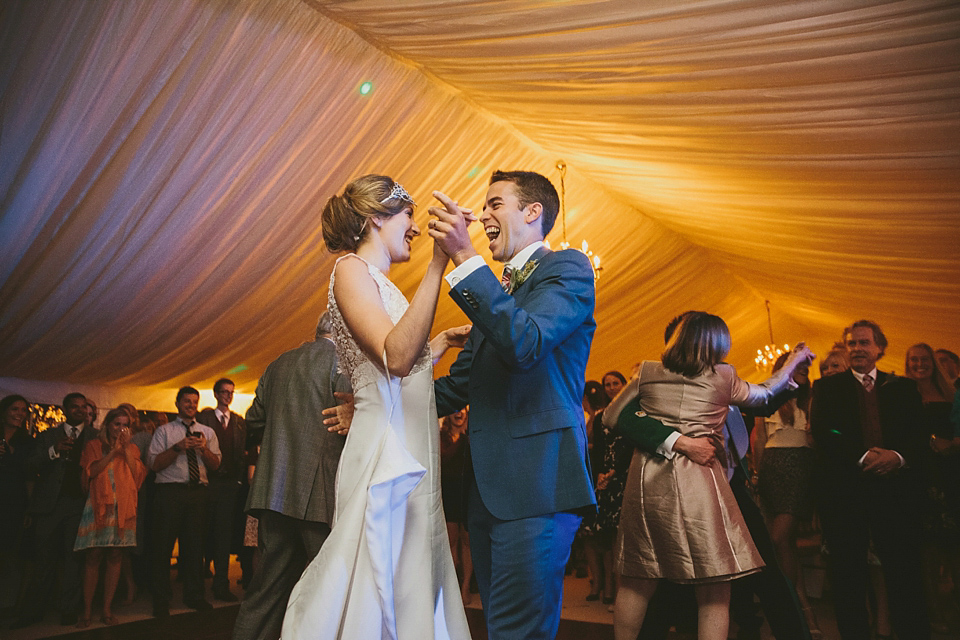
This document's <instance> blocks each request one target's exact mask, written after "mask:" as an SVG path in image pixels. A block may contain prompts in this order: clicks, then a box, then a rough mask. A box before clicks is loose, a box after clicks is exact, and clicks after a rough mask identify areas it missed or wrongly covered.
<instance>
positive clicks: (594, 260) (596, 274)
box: [544, 160, 603, 280]
mask: <svg viewBox="0 0 960 640" xmlns="http://www.w3.org/2000/svg"><path fill="white" fill-rule="evenodd" d="M557 170H558V171H559V172H560V221H561V224H562V227H561V229H562V231H563V240H562V241H561V242H560V248H561V249H569V248H570V243H569V242H567V185H566V177H567V163H566V162H564V161H563V160H557ZM544 244H545V245H546V247H547V248H548V249H549V248H550V243H549V242H547V241H546V240H545V241H544ZM580 252H581V253H583V255H585V256H587V257H588V258H590V266H592V267H593V279H594V280H599V279H600V272H601V271H602V270H603V267H601V266H600V256H597V255H594V254H593V251H591V250H590V247H589V245H587V241H586V240H584V241H583V242H582V243H580Z"/></svg>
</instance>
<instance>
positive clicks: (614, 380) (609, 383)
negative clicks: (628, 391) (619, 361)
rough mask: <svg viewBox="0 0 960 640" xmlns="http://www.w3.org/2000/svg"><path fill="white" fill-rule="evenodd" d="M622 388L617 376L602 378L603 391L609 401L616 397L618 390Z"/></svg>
mask: <svg viewBox="0 0 960 640" xmlns="http://www.w3.org/2000/svg"><path fill="white" fill-rule="evenodd" d="M622 388H623V383H622V382H620V378H618V377H617V376H611V375H607V376H604V377H603V390H604V391H605V392H606V394H607V397H608V398H610V399H611V400H613V399H614V398H616V397H617V394H618V393H620V389H622Z"/></svg>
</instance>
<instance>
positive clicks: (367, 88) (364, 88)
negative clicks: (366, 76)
mask: <svg viewBox="0 0 960 640" xmlns="http://www.w3.org/2000/svg"><path fill="white" fill-rule="evenodd" d="M371 91H373V83H372V82H370V81H369V80H367V81H366V82H364V83H363V84H361V85H360V95H362V96H365V95H367V94H368V93H370V92H371Z"/></svg>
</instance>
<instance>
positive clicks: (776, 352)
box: [753, 300, 790, 371]
mask: <svg viewBox="0 0 960 640" xmlns="http://www.w3.org/2000/svg"><path fill="white" fill-rule="evenodd" d="M764 303H765V304H766V305H767V329H768V330H769V331H770V342H769V343H768V344H765V345H764V346H763V347H762V348H760V349H757V357H755V358H754V359H753V361H754V362H755V363H756V365H757V369H759V370H761V371H769V370H770V369H771V368H772V367H773V363H774V362H776V361H777V358H779V357H780V356H782V355H783V354H784V353H786V352H788V351H790V345H788V344H785V345H783V347H782V348H781V347H778V346H777V345H776V343H775V342H774V341H773V320H771V319H770V301H769V300H764Z"/></svg>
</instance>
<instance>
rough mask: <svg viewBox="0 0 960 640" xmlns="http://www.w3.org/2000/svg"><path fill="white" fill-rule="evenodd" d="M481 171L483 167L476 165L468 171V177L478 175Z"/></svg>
mask: <svg viewBox="0 0 960 640" xmlns="http://www.w3.org/2000/svg"><path fill="white" fill-rule="evenodd" d="M481 171H483V167H474V168H473V169H470V171H468V172H467V177H468V178H473V177H474V176H476V175H477V174H478V173H480V172H481Z"/></svg>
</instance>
